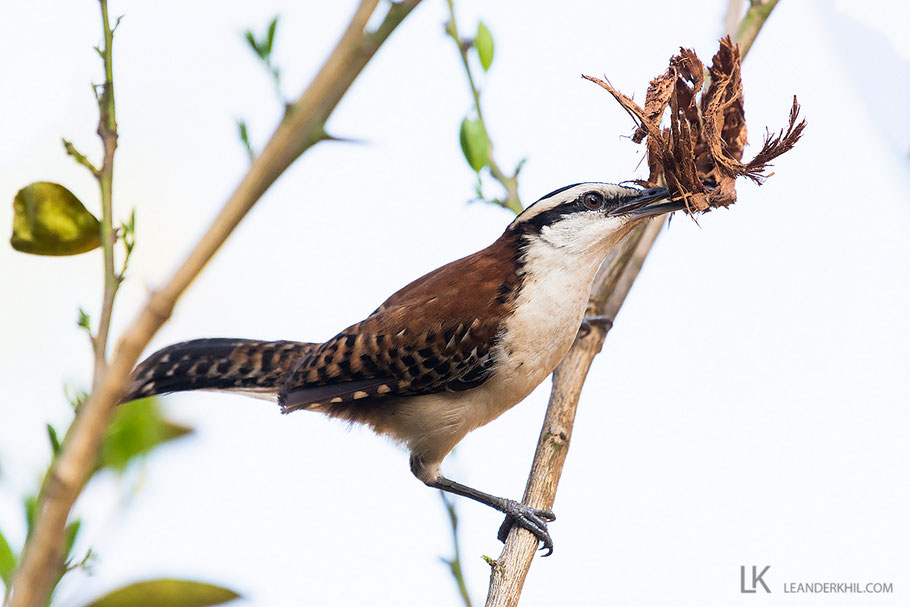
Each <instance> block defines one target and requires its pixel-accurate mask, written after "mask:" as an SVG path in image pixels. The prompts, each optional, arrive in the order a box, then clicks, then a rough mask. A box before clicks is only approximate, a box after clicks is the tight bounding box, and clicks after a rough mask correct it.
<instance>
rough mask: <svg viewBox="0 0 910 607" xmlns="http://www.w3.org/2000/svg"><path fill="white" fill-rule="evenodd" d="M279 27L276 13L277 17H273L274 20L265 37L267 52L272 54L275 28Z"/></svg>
mask: <svg viewBox="0 0 910 607" xmlns="http://www.w3.org/2000/svg"><path fill="white" fill-rule="evenodd" d="M277 27H278V15H275V18H274V19H272V22H271V23H269V31H268V34H266V37H265V49H266V53H267V54H268V55H270V56H271V54H272V43H274V42H275V28H277Z"/></svg>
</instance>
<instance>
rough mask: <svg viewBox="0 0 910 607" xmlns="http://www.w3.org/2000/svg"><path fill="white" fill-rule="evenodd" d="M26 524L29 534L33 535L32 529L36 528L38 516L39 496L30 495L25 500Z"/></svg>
mask: <svg viewBox="0 0 910 607" xmlns="http://www.w3.org/2000/svg"><path fill="white" fill-rule="evenodd" d="M24 504H25V524H26V528H27V529H28V533H29V534H31V532H32V527H34V526H35V517H36V516H37V515H38V496H37V495H29V496H27V497H26V498H25V502H24Z"/></svg>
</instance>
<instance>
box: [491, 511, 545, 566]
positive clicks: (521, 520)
mask: <svg viewBox="0 0 910 607" xmlns="http://www.w3.org/2000/svg"><path fill="white" fill-rule="evenodd" d="M503 512H505V513H506V520H504V521H503V522H502V525H501V526H500V527H499V534H498V535H497V537H498V538H499V541H500V542H505V541H506V537H508V535H509V531H510V530H511V529H512V525H518V526H519V527H521V528H522V529H527V530H528V531H530V532H531V533H532V534H533V535H534V537H536V538H537V540H538V541H539V542H541V543H542V544H543V546H541V547H540V549H541V550H544V549H546V550H547V553H546V554H544V555H543V556H550V555H551V554H553V539H552V538H551V537H550V532H549V531H548V530H547V523H549V522H552V521H555V520H556V515H555V514H553V511H552V510H541V509H539V508H532V507H530V506H526V505H524V504H521V503H519V502H516V501H515V500H507V501H506V507H505V509H504V510H503Z"/></svg>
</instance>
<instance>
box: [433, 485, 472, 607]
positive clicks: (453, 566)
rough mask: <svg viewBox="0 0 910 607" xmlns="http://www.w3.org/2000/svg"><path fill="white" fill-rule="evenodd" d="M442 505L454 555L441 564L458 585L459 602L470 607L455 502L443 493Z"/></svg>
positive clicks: (441, 492)
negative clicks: (447, 520) (450, 532)
mask: <svg viewBox="0 0 910 607" xmlns="http://www.w3.org/2000/svg"><path fill="white" fill-rule="evenodd" d="M439 497H441V498H442V503H443V504H444V505H445V508H446V512H447V513H448V514H449V524H450V525H451V527H452V544H453V545H454V547H455V548H454V551H455V554H454V556H452V558H451V559H446V558H443V559H442V562H444V563H445V564H446V565H448V566H449V570H450V571H451V572H452V577H453V578H455V583H456V584H458V593H459V594H460V595H461V600H462V601H464V604H465V607H471V595H470V594H468V585H467V583H466V582H465V579H464V570H462V568H461V544H460V542H459V541H458V514H457V513H456V512H455V502H454V501H453V499H452V498H451V497H449V494H448V493H446V492H445V491H440V492H439Z"/></svg>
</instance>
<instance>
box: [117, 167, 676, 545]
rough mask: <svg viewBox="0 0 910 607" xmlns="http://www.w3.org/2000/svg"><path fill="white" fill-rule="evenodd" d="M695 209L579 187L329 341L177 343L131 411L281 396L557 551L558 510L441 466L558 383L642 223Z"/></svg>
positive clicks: (647, 195)
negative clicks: (161, 401)
mask: <svg viewBox="0 0 910 607" xmlns="http://www.w3.org/2000/svg"><path fill="white" fill-rule="evenodd" d="M684 208H685V202H684V201H683V200H681V199H676V198H674V197H673V196H671V194H670V192H669V191H668V189H667V188H664V187H657V188H640V187H631V186H626V185H616V184H610V183H603V182H583V183H575V184H571V185H568V186H565V187H562V188H559V189H557V190H554V191H553V192H550V193H549V194H547V195H545V196H543V197H541V198H540V199H538V200H537V201H536V202H534V203H533V204H531V205H529V206H528V207H527V208H526V209H524V210H523V211H522V212H521V213H520V214H519V215H518V216H517V217H516V218H515V219H514V221H512V222H511V223H510V224H509V225H508V226H507V227H506V229H505V231H504V232H503V233H502V235H501V236H500V237H499V238H498V239H497V240H496V241H495V242H493V243H492V244H491V245H490V246H488V247H486V248H485V249H482V250H480V251H478V252H476V253H474V254H472V255H468V256H467V257H464V258H462V259H459V260H457V261H453V262H451V263H449V264H446V265H444V266H442V267H440V268H438V269H436V270H433V271H432V272H430V273H428V274H426V275H425V276H423V277H421V278H418V279H417V280H415V281H413V282H411V283H410V284H408V285H407V286H405V287H403V288H402V289H400V290H399V291H397V292H395V293H394V294H393V295H391V296H390V297H389V298H388V299H387V300H386V301H385V302H384V303H383V304H382V305H380V306H379V307H378V308H377V309H376V310H375V311H374V312H373V313H372V314H370V315H369V316H368V317H367V318H365V319H364V320H363V321H361V322H359V323H357V324H354V325H352V326H350V327H348V328H346V329H344V330H342V331H341V332H340V333H338V334H337V335H335V336H334V337H332V338H331V339H329V340H328V341H326V342H324V343H309V342H298V341H259V340H252V339H230V338H211V339H195V340H192V341H185V342H182V343H177V344H174V345H171V346H167V347H165V348H163V349H161V350H159V351H157V352H155V353H154V354H152V355H151V356H149V357H148V358H147V359H145V360H144V361H143V362H141V363H140V364H139V365H137V367H136V369H135V370H134V371H133V373H132V375H131V377H130V380H129V382H128V387H127V391H126V394H125V395H124V396H123V398H122V399H121V402H122V403H126V402H129V401H132V400H137V399H140V398H144V397H149V396H153V395H158V394H167V393H171V392H182V391H189V390H213V391H225V392H233V393H243V394H248V395H251V396H256V397H260V398H266V399H269V400H274V401H277V403H278V404H279V406H280V408H281V411H282V412H283V413H291V412H294V411H299V410H305V411H315V412H318V413H322V414H325V415H327V416H329V417H332V418H337V419H341V420H344V421H347V422H350V423H351V424H364V425H366V426H369V427H370V428H371V429H372V430H374V431H375V432H376V433H378V434H380V435H385V436H388V437H391V438H392V439H393V440H395V441H397V442H399V443H401V444H402V445H403V446H404V447H406V448H407V450H408V451H409V453H410V467H411V472H412V473H413V474H414V476H416V477H417V478H418V479H419V480H420V481H422V482H423V483H425V484H426V485H428V486H429V487H433V488H436V489H440V490H442V491H445V492H448V493H452V494H455V495H460V496H463V497H467V498H470V499H472V500H475V501H477V502H480V503H482V504H485V505H487V506H490V507H492V508H494V509H496V510H498V511H500V512H502V513H504V514H505V515H506V519H505V522H504V523H503V525H502V526H501V527H500V530H499V539H500V540H503V541H504V540H505V536H506V535H507V534H508V532H509V530H510V529H511V527H512V526H513V525H518V526H519V527H521V528H523V529H526V530H527V531H529V532H530V533H532V534H533V535H534V536H535V537H536V538H537V540H538V545H539V546H540V549H541V550H547V552H546V554H545V556H546V555H549V554H552V552H553V540H552V537H551V536H550V533H549V530H548V527H547V523H548V522H551V521H553V520H554V519H555V515H554V514H553V512H552V511H551V510H549V509H539V508H533V507H531V506H529V505H526V504H522V503H520V502H518V501H516V500H512V499H507V498H502V497H497V496H495V495H491V494H489V493H485V492H483V491H479V490H477V489H474V488H472V487H469V486H467V485H463V484H461V483H458V482H456V481H453V480H451V479H449V478H447V477H446V476H444V475H443V474H442V472H441V470H440V468H441V464H442V461H443V459H444V458H445V457H446V456H447V455H448V454H449V453H450V452H451V451H452V449H453V448H454V447H455V445H456V444H458V442H459V441H461V439H463V438H464V437H465V436H466V435H467V434H468V433H469V432H471V431H472V430H475V429H476V428H479V427H481V426H483V425H485V424H487V423H489V422H491V421H492V420H494V419H496V418H497V417H499V416H500V415H502V414H503V413H504V412H505V411H507V410H508V409H510V408H512V407H513V406H515V405H516V404H518V403H519V402H521V401H522V400H523V399H524V398H525V397H526V396H528V394H530V393H531V391H532V390H534V388H536V387H537V386H538V385H539V384H540V383H541V382H543V381H544V379H546V378H547V376H549V375H550V374H551V373H552V372H553V370H554V369H555V368H556V366H557V365H558V364H559V362H560V361H561V360H562V358H563V356H564V355H565V354H566V352H567V351H568V349H569V347H570V346H571V345H572V342H573V341H574V340H575V337H576V335H577V333H578V331H579V329H580V328H581V326H582V325H583V324H584V320H585V319H584V315H585V311H586V307H587V303H588V298H589V294H590V290H591V284H592V282H593V279H594V275H595V273H596V272H597V269H598V267H599V266H600V265H601V264H602V262H603V260H604V259H605V257H606V255H607V254H608V253H609V251H610V249H611V248H613V247H615V246H616V245H617V244H618V243H619V242H620V241H621V240H622V238H623V237H624V236H626V235H627V234H628V233H629V232H630V231H631V230H632V228H633V227H635V225H637V224H639V223H641V222H644V221H648V220H650V219H652V218H654V217H656V216H659V215H664V214H667V213H672V212H674V211H679V210H682V209H684Z"/></svg>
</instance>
